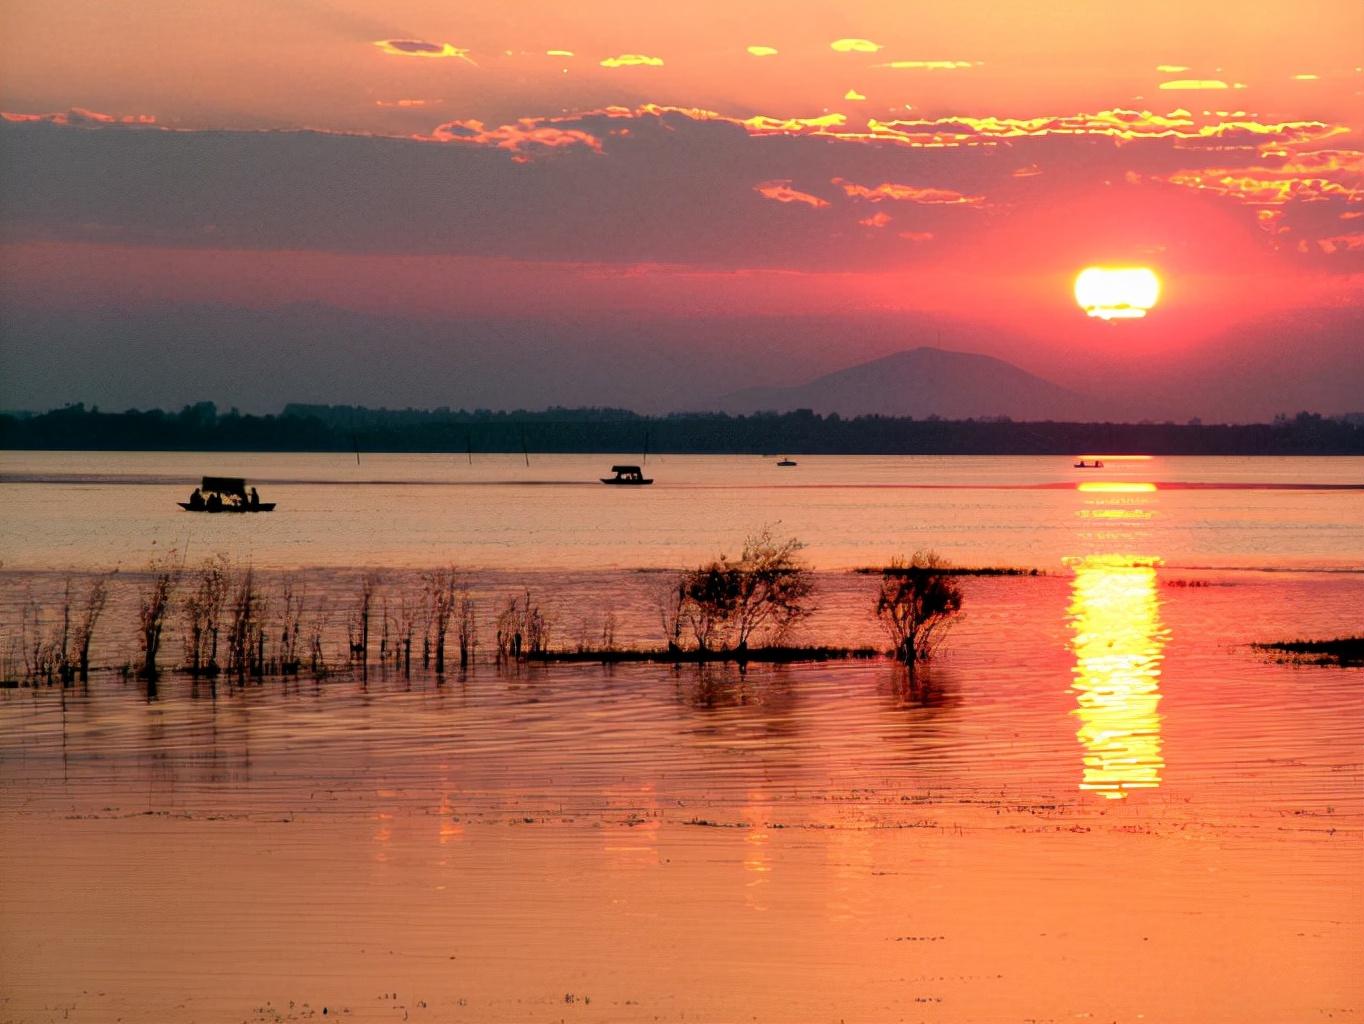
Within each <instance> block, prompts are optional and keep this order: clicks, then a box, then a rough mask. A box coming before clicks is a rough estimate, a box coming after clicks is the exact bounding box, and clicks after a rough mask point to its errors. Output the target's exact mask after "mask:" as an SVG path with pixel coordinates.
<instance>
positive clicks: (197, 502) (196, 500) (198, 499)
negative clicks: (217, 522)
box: [189, 487, 204, 509]
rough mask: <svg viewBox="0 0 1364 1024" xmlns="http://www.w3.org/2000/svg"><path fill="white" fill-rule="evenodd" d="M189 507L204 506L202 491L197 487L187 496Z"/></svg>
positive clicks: (199, 507)
mask: <svg viewBox="0 0 1364 1024" xmlns="http://www.w3.org/2000/svg"><path fill="white" fill-rule="evenodd" d="M189 507H190V508H192V509H201V508H203V507H204V492H203V491H201V490H199V488H197V487H196V488H194V493H193V494H191V495H190V496H189Z"/></svg>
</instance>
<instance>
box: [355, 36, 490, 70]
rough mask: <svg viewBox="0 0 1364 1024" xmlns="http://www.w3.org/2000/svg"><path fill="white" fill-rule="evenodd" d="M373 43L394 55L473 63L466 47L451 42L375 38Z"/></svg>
mask: <svg viewBox="0 0 1364 1024" xmlns="http://www.w3.org/2000/svg"><path fill="white" fill-rule="evenodd" d="M374 45H375V46H377V47H378V48H379V49H381V50H383V51H384V53H387V54H390V55H391V56H394V57H429V58H435V59H445V58H454V59H456V60H462V61H464V62H466V63H468V64H473V63H474V61H473V58H471V57H470V56H469V51H468V49H466V48H464V47H460V46H455V45H454V44H453V43H429V42H427V41H426V40H425V39H376V40H375V41H374ZM475 66H477V65H475Z"/></svg>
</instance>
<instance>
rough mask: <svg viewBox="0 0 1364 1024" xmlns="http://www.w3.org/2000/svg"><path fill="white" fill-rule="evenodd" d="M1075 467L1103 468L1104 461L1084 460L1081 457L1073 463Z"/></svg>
mask: <svg viewBox="0 0 1364 1024" xmlns="http://www.w3.org/2000/svg"><path fill="white" fill-rule="evenodd" d="M1075 468H1076V469H1103V468H1104V462H1103V459H1095V460H1094V461H1093V462H1086V461H1085V460H1084V459H1081V460H1080V461H1079V462H1077V463H1075Z"/></svg>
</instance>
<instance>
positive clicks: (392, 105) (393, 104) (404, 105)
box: [374, 99, 441, 110]
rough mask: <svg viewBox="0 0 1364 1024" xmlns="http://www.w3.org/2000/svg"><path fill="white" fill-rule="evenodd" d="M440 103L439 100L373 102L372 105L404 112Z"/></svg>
mask: <svg viewBox="0 0 1364 1024" xmlns="http://www.w3.org/2000/svg"><path fill="white" fill-rule="evenodd" d="M440 102H441V101H440V100H413V99H400V100H375V101H374V105H375V106H376V107H384V108H385V109H404V110H406V109H412V108H417V107H429V106H433V105H434V104H437V103H440Z"/></svg>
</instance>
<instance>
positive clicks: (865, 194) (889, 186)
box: [832, 178, 985, 206]
mask: <svg viewBox="0 0 1364 1024" xmlns="http://www.w3.org/2000/svg"><path fill="white" fill-rule="evenodd" d="M832 183H833V184H835V185H837V186H838V187H839V188H841V189H842V190H843V194H844V195H846V196H849V197H850V198H853V199H865V200H867V201H868V202H872V203H879V202H880V201H881V200H883V199H891V200H894V201H895V202H900V203H922V204H923V205H925V206H979V205H980V204H981V203H983V202H985V197H984V196H972V195H966V194H964V193H962V192H957V191H955V190H954V189H950V188H927V187H924V186H920V185H901V184H897V183H896V182H893V181H886V182H882V183H881V184H880V185H874V186H870V187H869V186H867V185H859V184H857V183H856V182H852V181H847V180H845V179H843V178H834V179H833V180H832Z"/></svg>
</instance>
